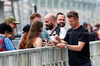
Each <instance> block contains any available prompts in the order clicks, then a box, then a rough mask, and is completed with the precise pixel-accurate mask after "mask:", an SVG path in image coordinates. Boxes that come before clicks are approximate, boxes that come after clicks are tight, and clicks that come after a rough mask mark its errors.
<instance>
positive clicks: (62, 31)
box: [48, 27, 66, 40]
mask: <svg viewBox="0 0 100 66" xmlns="http://www.w3.org/2000/svg"><path fill="white" fill-rule="evenodd" d="M51 32H52V30H48V33H49V35H50V34H51ZM53 34H56V31H54V32H53ZM65 35H66V30H65V29H64V28H63V27H60V34H59V37H60V39H64V37H65ZM50 37H51V40H55V38H54V36H50Z"/></svg>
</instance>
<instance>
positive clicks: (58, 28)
mask: <svg viewBox="0 0 100 66" xmlns="http://www.w3.org/2000/svg"><path fill="white" fill-rule="evenodd" d="M54 31H56V34H57V35H58V36H59V34H60V26H56V28H55V29H54V30H53V31H52V32H51V34H50V36H51V35H52V34H53V33H54Z"/></svg>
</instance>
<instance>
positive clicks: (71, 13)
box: [67, 12, 78, 18]
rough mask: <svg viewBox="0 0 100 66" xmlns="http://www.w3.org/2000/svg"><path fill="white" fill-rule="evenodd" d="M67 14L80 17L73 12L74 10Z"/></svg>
mask: <svg viewBox="0 0 100 66" xmlns="http://www.w3.org/2000/svg"><path fill="white" fill-rule="evenodd" d="M67 15H72V16H76V17H77V18H78V15H77V14H76V13H73V12H69V13H67Z"/></svg>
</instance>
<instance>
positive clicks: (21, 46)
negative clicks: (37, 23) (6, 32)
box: [19, 32, 28, 49]
mask: <svg viewBox="0 0 100 66" xmlns="http://www.w3.org/2000/svg"><path fill="white" fill-rule="evenodd" d="M27 35H28V32H25V33H24V35H23V37H22V40H21V42H20V44H19V49H25V46H26V39H27Z"/></svg>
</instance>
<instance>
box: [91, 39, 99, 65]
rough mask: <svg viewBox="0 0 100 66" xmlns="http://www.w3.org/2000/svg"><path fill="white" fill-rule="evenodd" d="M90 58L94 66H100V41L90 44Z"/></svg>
mask: <svg viewBox="0 0 100 66" xmlns="http://www.w3.org/2000/svg"><path fill="white" fill-rule="evenodd" d="M90 56H91V57H90V58H91V62H92V65H93V66H100V41H93V42H90Z"/></svg>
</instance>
